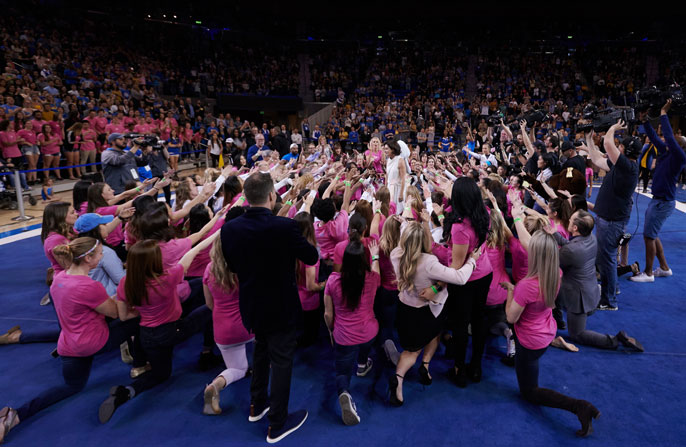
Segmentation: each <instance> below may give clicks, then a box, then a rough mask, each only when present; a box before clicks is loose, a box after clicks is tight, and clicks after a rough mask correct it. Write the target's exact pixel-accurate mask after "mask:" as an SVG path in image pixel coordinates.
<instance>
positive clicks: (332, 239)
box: [314, 210, 348, 259]
mask: <svg viewBox="0 0 686 447" xmlns="http://www.w3.org/2000/svg"><path fill="white" fill-rule="evenodd" d="M314 234H315V237H316V239H317V244H318V245H319V248H320V252H321V258H322V259H332V258H333V252H334V249H335V248H336V244H338V243H339V242H341V241H344V240H346V239H348V212H347V211H345V210H344V211H341V212H340V213H338V215H337V216H336V217H334V218H333V219H331V220H330V221H328V222H326V223H324V222H322V221H319V222H316V223H315V226H314Z"/></svg>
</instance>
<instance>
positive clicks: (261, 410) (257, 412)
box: [248, 404, 269, 422]
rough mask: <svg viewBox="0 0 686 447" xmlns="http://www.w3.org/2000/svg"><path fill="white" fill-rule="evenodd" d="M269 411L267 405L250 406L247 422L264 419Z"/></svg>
mask: <svg viewBox="0 0 686 447" xmlns="http://www.w3.org/2000/svg"><path fill="white" fill-rule="evenodd" d="M268 411H269V405H256V404H250V415H249V416H248V421H250V422H257V421H259V420H260V419H262V418H263V417H264V415H266V414H267V412H268Z"/></svg>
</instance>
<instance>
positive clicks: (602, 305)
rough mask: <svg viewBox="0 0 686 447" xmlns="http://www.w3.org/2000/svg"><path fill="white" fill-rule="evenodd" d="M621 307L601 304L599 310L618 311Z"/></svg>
mask: <svg viewBox="0 0 686 447" xmlns="http://www.w3.org/2000/svg"><path fill="white" fill-rule="evenodd" d="M618 309H619V307H617V305H616V304H599V305H598V310H618Z"/></svg>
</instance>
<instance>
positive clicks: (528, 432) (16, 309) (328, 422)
mask: <svg viewBox="0 0 686 447" xmlns="http://www.w3.org/2000/svg"><path fill="white" fill-rule="evenodd" d="M596 191H597V190H596ZM647 203H648V199H647V198H646V197H643V196H641V197H640V198H639V200H638V208H639V213H640V225H639V227H638V232H637V234H636V235H635V237H634V238H633V240H632V241H631V243H630V256H629V259H630V261H631V262H633V261H634V260H638V261H639V262H640V263H641V266H643V264H644V262H645V261H644V246H643V240H642V236H641V234H642V229H643V228H642V222H643V213H644V212H645V208H646V205H647ZM636 215H637V213H636V209H634V212H633V214H632V220H631V222H630V224H629V226H628V230H629V231H630V232H632V233H633V232H634V229H635V228H636ZM662 241H663V244H664V246H665V249H666V253H667V259H668V261H670V263H671V268H672V270H673V271H674V273H675V275H674V276H673V277H671V278H659V279H657V280H656V282H655V283H653V284H634V283H632V282H630V281H628V280H627V279H626V277H625V278H622V279H621V280H620V288H621V295H619V297H618V299H619V311H618V312H596V314H595V315H593V316H592V317H591V318H590V319H589V324H588V327H589V328H590V329H593V330H596V331H599V332H608V333H611V334H615V333H616V332H617V331H619V330H622V329H623V330H626V331H627V332H628V333H629V334H630V335H632V336H635V337H636V338H637V339H638V340H639V341H641V342H642V343H643V345H644V346H645V348H646V352H645V353H643V354H637V353H628V352H626V351H616V352H615V351H611V352H608V351H602V350H597V349H593V348H587V347H583V346H582V347H580V352H578V353H568V352H563V351H560V350H556V349H554V348H550V349H549V350H548V352H547V353H546V354H545V355H544V356H543V358H542V360H541V372H540V384H541V386H545V387H548V388H553V389H556V390H558V391H560V392H563V393H565V394H569V395H571V396H574V397H577V398H583V399H587V400H590V401H591V402H592V403H594V404H595V405H596V406H597V407H598V408H599V409H600V411H601V412H602V415H601V417H600V419H598V420H597V421H595V423H594V428H595V433H594V434H593V435H591V437H589V438H588V439H584V440H579V439H577V438H576V437H575V435H574V432H575V431H576V430H577V429H578V428H579V423H578V421H577V419H576V417H575V416H574V415H572V414H570V413H567V412H564V411H561V410H556V409H550V408H539V407H536V406H533V405H530V404H528V403H526V402H524V401H523V400H522V399H521V398H520V397H519V395H518V389H517V382H516V378H515V374H514V369H512V368H508V367H506V366H504V365H502V364H501V363H500V361H499V358H500V357H501V355H502V354H501V352H502V351H503V350H504V344H505V343H504V339H502V338H501V339H493V340H491V343H490V344H489V346H488V348H487V351H486V356H485V359H484V364H483V368H484V375H483V380H482V382H481V383H479V384H470V385H469V386H468V387H467V388H466V389H459V388H456V387H455V386H454V385H452V384H451V383H450V382H449V381H448V380H447V378H446V375H445V372H446V371H447V368H448V366H449V362H448V361H447V360H445V359H444V358H443V357H442V355H441V351H440V350H439V353H438V354H437V356H436V358H435V360H434V362H433V363H432V365H431V367H432V369H431V371H432V375H433V376H434V383H433V385H431V386H429V387H423V386H422V385H420V384H419V383H418V382H417V373H416V368H415V369H413V370H411V371H410V372H409V373H408V375H407V376H406V378H407V380H406V385H405V390H404V395H405V405H404V406H403V407H401V408H391V407H390V406H389V405H388V404H387V403H386V402H385V401H386V394H387V385H386V383H387V382H386V379H385V377H386V374H387V372H383V373H382V372H379V371H378V369H377V372H378V374H373V373H372V374H370V375H369V376H368V377H365V378H356V377H354V378H353V382H352V390H351V392H352V395H353V397H354V398H355V400H356V402H357V408H358V411H359V414H360V417H361V418H362V422H361V423H360V424H359V425H357V426H355V427H346V426H344V425H343V423H342V422H341V419H340V414H339V412H340V410H339V408H338V401H337V399H336V396H335V386H334V375H333V374H334V373H333V354H332V351H331V349H330V347H329V346H328V344H327V343H326V342H325V340H323V339H322V340H321V342H320V343H319V344H318V345H316V346H313V347H311V348H308V349H305V350H301V351H299V352H298V353H297V355H296V359H295V367H294V372H293V382H292V387H291V403H290V408H291V409H292V410H293V409H297V408H303V407H304V408H307V410H308V411H309V413H310V415H309V418H308V420H307V422H306V423H305V425H304V426H303V427H302V428H301V429H300V430H299V431H298V432H296V433H295V434H293V435H291V436H289V437H288V438H286V439H285V440H284V441H282V442H281V443H280V444H281V445H284V446H301V445H308V446H312V447H319V446H344V445H364V444H366V445H389V446H390V445H393V446H414V445H432V446H436V447H438V446H454V445H466V446H474V445H484V446H491V445H527V446H546V447H548V446H567V445H569V446H572V445H573V446H576V445H586V446H591V445H593V446H603V447H607V446H622V447H626V446H645V445H651V446H676V445H683V444H684V442H685V441H686V424H684V422H683V419H682V418H683V416H684V415H686V404H684V395H686V380H684V379H685V377H686V376H685V375H684V371H686V346H685V345H684V336H685V335H686V324H685V323H684V318H683V315H684V305H683V303H684V299H686V293H685V292H684V291H685V290H686V276H684V275H685V273H686V215H685V214H684V213H682V212H679V211H675V212H674V214H673V215H672V217H671V218H670V219H669V220H668V221H667V223H666V224H665V227H664V229H663V233H662ZM0 254H1V257H0V259H2V263H0V278H1V284H2V285H1V287H0V309H2V311H0V330H2V331H4V330H6V329H8V328H9V327H11V326H13V325H15V324H21V326H22V328H23V329H24V330H26V331H29V330H32V329H41V328H49V327H56V325H55V315H54V311H53V310H52V308H51V307H49V306H47V307H40V306H39V305H38V302H39V301H40V299H41V297H42V296H43V295H44V294H45V293H46V292H47V286H45V283H44V279H45V269H46V268H47V266H48V264H47V261H46V259H45V256H44V255H43V251H42V247H41V244H40V240H39V238H37V237H35V238H31V239H25V240H22V241H19V242H14V243H11V244H8V245H4V246H0ZM561 334H562V335H566V333H565V332H562V333H561ZM200 345H201V339H200V336H196V337H194V338H192V339H190V340H188V341H187V342H185V343H184V344H182V345H180V346H179V347H177V349H176V351H175V359H174V374H173V376H172V378H171V379H170V380H169V381H168V382H167V383H165V384H163V385H162V386H159V387H157V388H156V389H153V390H150V391H148V392H145V393H143V394H142V395H140V396H137V397H136V398H135V399H134V400H132V401H131V402H129V403H127V404H126V405H125V406H123V407H121V408H120V409H119V410H118V411H117V412H116V413H115V415H114V417H113V418H112V420H111V421H110V422H109V423H108V424H106V425H100V423H99V422H98V419H97V410H98V406H99V405H100V403H101V402H102V400H103V399H105V398H106V397H107V394H108V390H109V388H110V386H112V385H115V384H120V383H123V384H125V383H128V381H129V379H128V373H129V365H125V364H124V363H122V362H121V361H120V359H119V353H118V352H112V353H109V354H106V355H103V356H101V357H98V358H96V360H95V362H94V366H93V370H92V373H91V377H90V381H89V383H88V385H87V388H86V389H85V390H84V391H83V392H82V393H80V394H78V395H76V396H74V397H72V398H69V399H67V400H65V401H63V402H61V403H59V404H57V405H54V406H53V407H51V408H49V409H47V410H45V411H43V412H41V413H39V414H37V415H36V416H35V417H33V418H32V419H30V420H27V421H26V422H25V423H22V424H20V425H19V426H18V427H17V428H16V429H14V430H13V431H12V432H11V433H10V434H9V436H8V437H7V439H6V440H5V442H6V443H7V445H9V446H44V445H45V446H47V445H51V446H55V447H57V446H69V447H73V446H74V445H79V446H99V447H104V446H115V445H116V446H122V445H146V446H150V445H165V446H188V445H189V443H193V444H194V445H197V446H205V445H221V446H257V445H265V444H266V442H265V436H266V431H267V422H266V420H263V421H261V422H258V423H254V424H251V423H249V422H248V421H247V411H248V405H249V391H248V389H249V379H243V380H241V381H239V382H237V383H235V384H233V385H231V386H230V387H228V388H227V389H226V390H224V391H223V393H222V395H221V397H222V408H223V413H222V414H221V415H219V416H214V417H211V416H204V415H203V414H202V390H203V388H204V385H205V384H206V383H207V382H209V381H211V380H212V378H213V377H214V376H215V375H216V374H217V373H218V372H219V371H220V369H219V368H218V369H216V370H213V371H209V372H199V371H198V370H197V368H196V361H197V357H198V353H199V348H200ZM53 348H54V345H53V344H50V343H43V344H31V345H10V346H0V359H1V362H0V365H1V366H2V378H0V407H2V406H4V405H11V406H19V405H21V404H22V403H23V402H24V401H26V400H28V399H30V398H32V397H33V396H34V395H36V394H37V393H39V392H40V391H41V390H43V389H44V388H46V387H49V386H50V385H51V384H53V383H56V382H59V381H61V380H62V378H61V365H60V361H59V360H56V359H53V358H52V357H51V356H50V352H51V351H52V350H53ZM375 368H376V367H375ZM379 376H381V377H379Z"/></svg>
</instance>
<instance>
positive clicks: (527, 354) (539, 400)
mask: <svg viewBox="0 0 686 447" xmlns="http://www.w3.org/2000/svg"><path fill="white" fill-rule="evenodd" d="M515 344H516V352H517V353H516V354H515V371H516V372H517V382H518V383H519V392H520V393H521V394H522V397H523V398H524V399H525V400H527V401H528V402H531V403H532V404H535V405H543V406H545V407H551V408H560V409H563V410H567V411H570V412H572V413H576V412H577V410H578V409H579V407H580V405H581V404H582V401H580V400H577V399H574V398H572V397H569V396H566V395H564V394H562V393H558V392H557V391H555V390H551V389H548V388H541V387H539V386H538V359H540V358H541V356H543V354H545V351H546V349H548V348H547V347H545V348H543V349H535V350H534V349H527V348H525V347H524V346H522V345H521V343H519V340H518V339H517V338H515Z"/></svg>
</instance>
